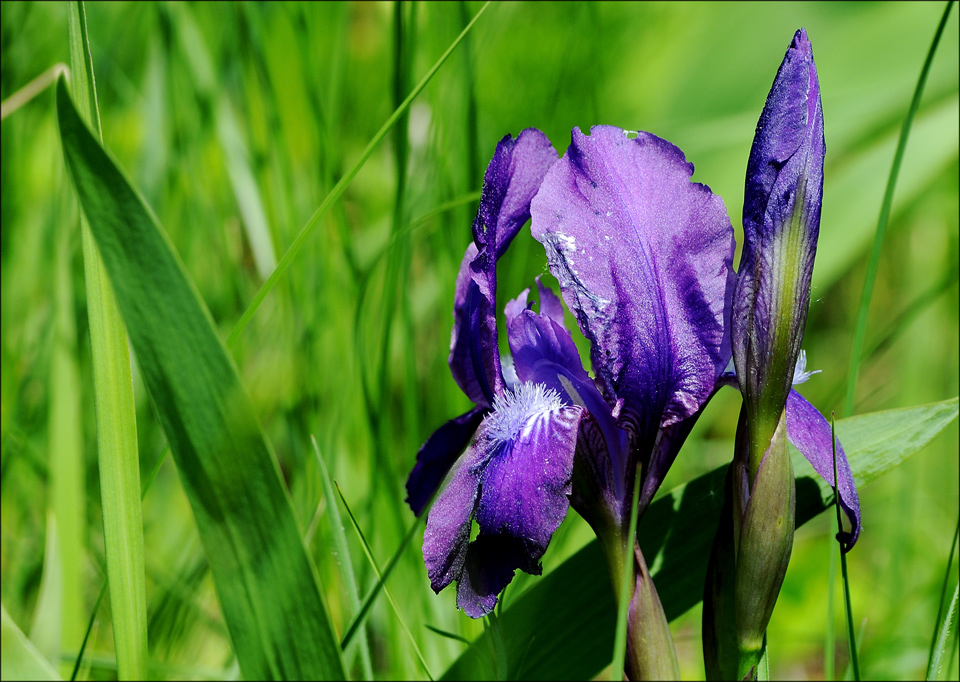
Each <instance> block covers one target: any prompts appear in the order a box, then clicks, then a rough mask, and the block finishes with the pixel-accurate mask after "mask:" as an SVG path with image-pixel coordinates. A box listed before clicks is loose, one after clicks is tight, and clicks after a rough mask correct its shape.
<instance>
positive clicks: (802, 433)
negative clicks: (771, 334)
mask: <svg viewBox="0 0 960 682" xmlns="http://www.w3.org/2000/svg"><path fill="white" fill-rule="evenodd" d="M786 411H787V438H789V439H790V442H791V443H793V446H794V447H795V448H796V449H797V450H799V451H800V453H801V454H802V455H803V456H804V457H806V458H807V461H808V462H810V464H812V465H813V468H814V470H815V471H816V472H817V473H818V474H820V476H821V477H823V480H825V481H826V482H827V483H829V484H830V485H834V478H833V437H832V434H831V429H830V424H829V422H827V420H826V419H824V418H823V415H821V414H820V412H819V411H817V408H815V407H814V406H813V405H811V404H810V403H809V402H807V400H806V399H805V398H804V397H803V396H802V395H800V394H799V393H797V392H796V391H790V395H789V396H788V398H787V410H786ZM837 473H838V475H839V478H840V483H839V485H837V490H838V491H839V493H840V506H841V507H843V510H844V511H845V512H846V513H847V517H848V518H849V519H850V524H851V526H852V529H851V532H850V533H846V532H844V533H842V536H843V539H844V545H845V548H846V551H849V550H850V549H851V548H852V547H853V545H854V544H855V543H856V542H857V538H859V537H860V499H859V497H857V486H856V483H855V482H854V480H853V473H852V472H851V471H850V464H849V463H848V462H847V456H846V455H845V454H844V452H843V447H841V445H840V441H839V439H838V440H837Z"/></svg>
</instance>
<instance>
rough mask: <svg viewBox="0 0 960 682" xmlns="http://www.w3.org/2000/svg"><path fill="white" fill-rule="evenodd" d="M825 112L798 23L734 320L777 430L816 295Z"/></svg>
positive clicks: (751, 175)
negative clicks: (813, 284) (812, 293)
mask: <svg viewBox="0 0 960 682" xmlns="http://www.w3.org/2000/svg"><path fill="white" fill-rule="evenodd" d="M824 152H825V143H824V138H823V111H822V108H821V104H820V86H819V83H818V80H817V70H816V66H815V65H814V62H813V51H812V48H811V46H810V41H809V40H808V39H807V34H806V32H805V31H804V30H803V29H801V30H799V31H797V33H796V35H795V36H794V38H793V42H792V43H791V45H790V48H789V49H788V50H787V54H786V56H785V57H784V59H783V63H782V64H781V65H780V70H779V71H778V72H777V77H776V79H775V80H774V83H773V87H772V88H771V90H770V94H769V95H768V96H767V102H766V105H765V106H764V108H763V113H762V114H761V116H760V120H759V122H758V123H757V132H756V136H755V137H754V140H753V147H752V149H751V151H750V160H749V162H748V164H747V178H746V190H745V194H744V206H743V231H744V245H743V254H742V257H741V261H740V271H739V275H738V279H737V287H736V291H735V294H734V309H733V314H732V319H731V325H732V329H733V345H734V362H735V364H736V366H737V376H738V377H740V382H741V390H743V392H744V396H745V399H746V400H747V403H748V409H750V410H751V412H752V413H756V412H758V411H759V412H760V413H762V417H763V419H764V420H765V421H766V422H769V424H768V427H769V428H768V429H767V430H771V431H772V428H773V425H774V424H775V422H776V420H777V419H779V414H780V410H782V408H783V405H784V403H785V402H786V400H787V394H788V393H789V392H790V386H791V383H792V382H791V379H792V377H793V370H794V366H795V364H796V361H797V355H798V354H799V352H800V342H801V339H802V337H803V329H804V325H805V324H806V319H807V308H808V306H809V302H810V277H811V274H812V272H813V260H814V256H815V254H816V250H817V237H818V235H819V232H820V205H821V200H822V195H823V159H824Z"/></svg>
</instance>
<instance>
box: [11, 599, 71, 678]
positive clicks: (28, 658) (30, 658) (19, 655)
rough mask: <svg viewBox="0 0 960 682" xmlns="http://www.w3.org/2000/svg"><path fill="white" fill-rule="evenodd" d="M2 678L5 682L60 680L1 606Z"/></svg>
mask: <svg viewBox="0 0 960 682" xmlns="http://www.w3.org/2000/svg"><path fill="white" fill-rule="evenodd" d="M0 652H2V653H3V655H2V656H0V677H2V678H3V679H5V680H59V679H60V676H59V675H57V672H56V671H55V670H54V669H53V668H52V667H51V666H50V664H49V663H47V661H46V659H44V657H43V654H41V653H40V652H39V651H37V648H36V647H35V646H33V644H31V643H30V640H29V639H27V636H26V635H24V634H23V632H22V631H21V630H20V628H18V627H17V624H16V623H14V622H13V619H12V618H11V617H10V614H8V613H7V609H6V607H5V606H0Z"/></svg>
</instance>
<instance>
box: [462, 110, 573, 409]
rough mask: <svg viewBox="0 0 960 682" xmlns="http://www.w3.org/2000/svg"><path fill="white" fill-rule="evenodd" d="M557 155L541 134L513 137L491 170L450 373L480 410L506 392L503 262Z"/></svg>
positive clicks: (469, 258) (466, 272) (468, 259)
mask: <svg viewBox="0 0 960 682" xmlns="http://www.w3.org/2000/svg"><path fill="white" fill-rule="evenodd" d="M556 160H557V152H556V150H554V148H553V146H552V145H551V144H550V140H548V139H547V136H546V135H544V134H543V133H542V132H540V131H539V130H537V129H536V128H528V129H526V130H524V131H523V132H522V133H520V135H518V136H517V138H516V139H513V138H512V137H511V136H510V135H507V136H506V137H504V138H503V139H502V140H500V143H499V144H498V145H497V149H496V151H495V152H494V155H493V159H491V161H490V164H489V165H488V166H487V172H486V175H485V176H484V181H483V192H482V194H481V197H480V207H479V209H478V210H477V216H476V218H475V219H474V221H473V239H474V244H472V245H471V246H470V247H469V248H468V249H467V253H466V254H465V255H464V259H463V262H462V263H461V265H460V273H459V275H458V277H457V292H456V295H455V298H454V329H453V336H452V339H451V342H450V359H449V363H450V369H451V371H452V372H453V375H454V378H455V379H456V381H457V384H458V385H459V386H460V387H461V388H462V389H463V391H464V393H466V394H467V395H468V396H469V397H470V399H471V400H473V401H474V402H475V403H477V404H478V405H483V406H489V405H491V404H492V403H493V399H494V396H498V395H502V394H503V392H504V380H503V375H502V372H501V368H500V354H499V352H498V351H497V319H496V302H497V260H498V259H499V258H500V256H502V255H503V253H504V251H506V249H507V247H508V246H509V245H510V242H511V241H512V240H513V238H514V237H515V236H516V234H517V232H518V231H519V230H520V228H521V227H523V224H524V223H525V222H526V221H527V220H528V219H529V217H530V200H531V199H533V196H534V195H535V194H536V193H537V189H539V187H540V183H541V181H542V180H543V177H544V175H546V173H547V170H549V168H550V167H551V166H552V165H553V164H554V163H556Z"/></svg>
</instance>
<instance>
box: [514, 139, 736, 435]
mask: <svg viewBox="0 0 960 682" xmlns="http://www.w3.org/2000/svg"><path fill="white" fill-rule="evenodd" d="M692 173H693V165H692V164H689V163H687V162H686V159H685V158H684V156H683V153H682V152H681V151H680V150H679V149H677V148H676V147H674V146H673V145H671V144H670V143H669V142H666V141H665V140H661V139H660V138H658V137H656V136H654V135H650V134H648V133H640V134H639V135H638V137H637V138H636V139H628V138H627V137H626V135H625V133H624V131H622V130H620V129H619V128H614V127H610V126H596V127H594V128H592V129H591V135H590V136H589V137H588V136H586V135H584V134H582V133H581V132H580V130H579V129H578V128H575V129H574V131H573V140H572V144H571V146H570V148H569V149H568V151H567V153H566V155H565V156H564V157H563V158H562V159H561V160H560V161H559V162H558V163H557V164H556V165H555V166H554V167H553V168H552V169H551V170H550V172H549V173H548V174H547V177H546V179H545V180H544V182H543V186H542V187H541V189H540V192H539V194H538V195H537V197H536V198H535V199H534V201H533V204H532V209H531V210H532V214H533V227H532V230H533V235H534V237H535V238H537V239H538V240H539V241H541V242H542V243H543V244H544V246H545V248H546V250H547V259H548V261H549V263H550V270H551V272H552V273H553V274H554V276H556V278H557V279H558V280H559V282H560V286H561V289H562V291H563V297H564V300H565V301H566V303H567V306H568V307H569V308H570V309H571V310H572V311H573V312H574V314H575V315H576V317H577V321H578V323H579V325H580V328H581V330H582V331H583V333H584V335H585V336H586V337H587V338H588V339H589V340H590V342H591V345H592V359H593V367H594V371H595V372H597V374H598V376H599V378H600V379H601V380H602V381H603V382H604V384H605V385H606V386H607V387H609V388H610V390H612V391H613V392H614V393H615V395H616V397H617V398H622V399H624V408H623V414H622V417H623V419H625V420H626V423H627V424H628V425H629V426H630V428H631V429H633V430H634V431H635V432H636V433H637V434H638V436H639V439H640V446H641V447H644V446H645V447H646V448H649V447H652V445H653V440H654V438H655V437H656V433H657V431H658V429H659V427H660V426H669V425H670V424H673V423H676V422H678V421H681V420H683V419H685V418H687V417H689V416H691V415H692V414H694V413H695V412H696V411H697V410H698V409H699V408H700V406H701V405H702V404H703V403H704V402H705V401H706V399H707V398H708V397H709V395H710V393H711V392H712V390H713V387H714V383H715V381H716V378H717V377H718V376H719V375H720V373H721V372H723V370H724V368H725V367H726V365H727V362H728V360H729V354H730V351H729V337H728V329H727V325H726V323H725V309H726V306H727V303H728V302H729V300H730V295H731V292H732V287H733V270H732V269H731V260H732V256H733V248H734V242H733V228H732V227H731V225H730V220H729V218H728V217H727V214H726V209H725V208H724V205H723V201H722V200H721V199H720V197H718V196H715V195H714V194H713V193H712V192H711V191H710V189H709V188H708V187H706V186H705V185H701V184H697V183H691V182H690V176H691V174H692Z"/></svg>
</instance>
